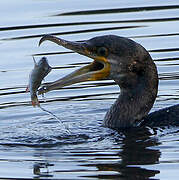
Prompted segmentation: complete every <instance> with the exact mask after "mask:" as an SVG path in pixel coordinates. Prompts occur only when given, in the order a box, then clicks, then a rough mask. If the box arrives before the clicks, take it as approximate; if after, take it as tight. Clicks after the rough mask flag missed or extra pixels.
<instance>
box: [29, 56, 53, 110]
mask: <svg viewBox="0 0 179 180" xmlns="http://www.w3.org/2000/svg"><path fill="white" fill-rule="evenodd" d="M33 60H34V69H33V70H32V71H31V73H30V75H29V85H28V87H27V89H26V92H28V91H30V94H31V102H32V106H34V107H35V106H40V104H39V101H38V98H37V90H38V88H39V87H40V85H41V82H42V80H43V79H44V77H45V76H47V74H48V73H49V72H50V71H51V70H52V67H51V66H50V65H49V64H48V60H47V58H46V57H43V58H42V59H40V61H39V62H38V63H37V62H36V61H35V59H34V57H33Z"/></svg>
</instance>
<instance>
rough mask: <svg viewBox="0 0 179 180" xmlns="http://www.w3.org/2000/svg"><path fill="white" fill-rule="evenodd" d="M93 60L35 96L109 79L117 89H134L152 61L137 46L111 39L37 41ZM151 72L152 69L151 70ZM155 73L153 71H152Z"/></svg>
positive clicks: (140, 47)
mask: <svg viewBox="0 0 179 180" xmlns="http://www.w3.org/2000/svg"><path fill="white" fill-rule="evenodd" d="M46 40H49V41H52V42H55V43H56V44H58V45H61V46H63V47H65V48H67V49H70V50H72V51H74V52H77V53H79V54H82V55H85V56H87V57H90V58H92V59H93V62H92V63H91V64H89V65H87V66H84V67H82V68H80V69H78V70H76V71H74V72H73V73H71V74H69V75H67V76H65V77H63V78H61V79H59V80H56V81H54V82H52V83H49V84H48V85H46V86H44V87H43V88H41V89H40V90H39V94H42V93H44V92H48V91H51V90H55V89H59V88H61V87H63V86H67V85H71V84H74V83H79V82H84V81H95V80H100V79H113V80H115V82H116V83H117V84H119V86H120V87H121V89H126V88H134V86H136V84H137V83H139V82H138V81H140V79H142V78H139V77H142V74H145V72H146V68H147V65H148V64H152V63H153V61H152V59H151V58H150V55H149V53H148V52H147V51H146V50H145V49H144V48H143V47H142V46H141V45H139V44H138V43H136V42H134V41H133V40H130V39H128V38H124V37H119V36H115V35H106V36H98V37H94V38H92V39H90V40H86V41H82V42H72V41H66V40H64V39H61V38H57V37H55V36H52V35H45V36H43V37H42V38H41V40H40V42H39V45H40V44H41V43H42V42H44V41H46ZM154 69H155V67H154ZM155 71H156V69H155Z"/></svg>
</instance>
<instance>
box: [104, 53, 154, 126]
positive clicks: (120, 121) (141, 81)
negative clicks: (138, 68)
mask: <svg viewBox="0 0 179 180" xmlns="http://www.w3.org/2000/svg"><path fill="white" fill-rule="evenodd" d="M115 82H116V83H117V84H118V85H119V86H120V90H121V91H120V95H119V97H118V99H117V100H116V101H115V103H114V104H113V105H112V106H111V108H110V109H109V111H108V112H107V114H106V116H105V119H104V125H105V126H107V127H110V128H114V129H119V128H127V127H131V126H135V125H136V122H140V121H141V120H142V118H143V117H145V116H146V115H147V114H148V113H149V111H150V109H151V108H152V106H153V104H154V101H155V99H156V96H157V92H158V75H157V69H156V66H155V64H154V62H153V60H152V59H151V57H150V55H149V57H148V63H147V67H146V68H144V69H143V71H142V72H140V73H139V74H137V75H135V76H134V75H130V73H129V74H128V75H127V77H126V78H125V79H123V80H122V82H123V83H121V79H115Z"/></svg>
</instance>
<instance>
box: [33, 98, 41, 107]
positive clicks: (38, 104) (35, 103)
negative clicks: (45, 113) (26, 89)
mask: <svg viewBox="0 0 179 180" xmlns="http://www.w3.org/2000/svg"><path fill="white" fill-rule="evenodd" d="M31 101H32V106H33V107H36V106H38V107H39V106H40V103H39V100H38V98H37V96H34V97H32V98H31Z"/></svg>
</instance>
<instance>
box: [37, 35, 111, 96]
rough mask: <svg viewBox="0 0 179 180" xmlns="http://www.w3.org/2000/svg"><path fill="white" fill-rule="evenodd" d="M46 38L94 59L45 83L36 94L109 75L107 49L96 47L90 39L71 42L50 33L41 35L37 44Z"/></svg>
mask: <svg viewBox="0 0 179 180" xmlns="http://www.w3.org/2000/svg"><path fill="white" fill-rule="evenodd" d="M47 40H48V41H52V42H54V43H56V44H58V45H61V46H63V47H65V48H67V49H70V50H72V51H74V52H77V53H79V54H81V55H84V56H87V57H90V58H92V59H93V60H94V61H93V62H92V63H91V64H89V65H87V66H84V67H81V68H80V69H78V70H76V71H74V72H72V73H71V74H69V75H67V76H65V77H63V78H61V79H58V80H56V81H54V82H51V83H47V85H45V86H43V87H42V88H40V89H39V91H38V94H43V93H46V92H48V91H52V90H56V89H60V88H62V87H64V86H68V85H72V84H75V83H80V82H85V81H96V80H100V79H105V78H106V77H108V76H109V74H110V63H109V61H108V60H107V53H108V52H107V49H105V48H104V47H102V48H98V47H96V46H94V44H93V43H91V41H90V40H87V41H83V42H73V41H67V40H64V39H61V38H57V37H55V36H52V35H45V36H43V37H42V38H41V39H40V41H39V45H41V44H42V43H43V42H44V41H47Z"/></svg>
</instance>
